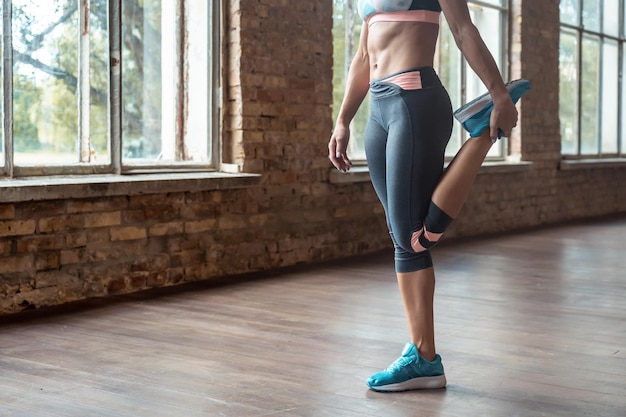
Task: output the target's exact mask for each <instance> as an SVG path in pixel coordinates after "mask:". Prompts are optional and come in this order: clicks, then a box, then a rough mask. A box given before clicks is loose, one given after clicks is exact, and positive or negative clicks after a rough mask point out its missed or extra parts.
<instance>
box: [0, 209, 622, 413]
mask: <svg viewBox="0 0 626 417" xmlns="http://www.w3.org/2000/svg"><path fill="white" fill-rule="evenodd" d="M625 248H626V219H611V220H604V221H599V222H594V223H590V224H580V225H571V226H562V227H558V228H550V229H543V230H536V231H533V232H529V233H525V234H518V235H512V236H500V237H495V238H489V239H481V240H472V241H466V242H457V243H449V244H446V243H444V244H442V245H441V246H439V247H438V248H437V249H436V250H435V253H434V257H435V262H436V265H437V277H438V284H437V285H438V287H437V294H436V328H437V343H438V345H437V347H438V351H439V353H440V354H441V355H442V357H443V360H444V366H445V368H446V374H447V378H448V383H449V385H448V387H447V389H443V390H435V391H428V392H406V393H395V394H380V393H375V392H372V391H369V390H368V389H367V387H366V386H365V380H366V378H367V377H368V376H369V375H370V374H371V373H373V372H375V371H378V370H379V369H381V368H384V367H386V366H387V365H388V364H389V363H390V362H391V361H393V360H394V359H395V358H396V357H397V356H398V355H399V354H400V351H401V349H402V346H403V344H404V343H405V342H406V339H407V331H406V325H405V322H404V317H403V308H402V305H401V303H400V298H399V295H398V292H397V288H396V284H395V281H394V279H395V278H394V274H393V269H392V260H391V258H390V256H389V254H382V255H377V256H371V257H368V258H366V259H359V260H351V261H348V262H340V263H332V264H324V265H319V266H315V265H311V266H308V267H306V268H298V269H295V270H290V271H286V272H281V273H280V274H278V273H276V274H274V275H273V276H269V277H264V278H263V279H259V280H255V281H247V282H242V283H238V284H236V285H229V286H219V287H215V286H214V287H208V286H199V285H197V286H193V287H190V288H188V289H187V290H186V291H175V292H170V293H168V294H160V295H158V296H155V295H151V296H150V297H148V296H146V295H142V296H135V297H129V298H119V299H116V300H115V302H113V303H111V302H107V303H102V302H93V303H84V304H82V305H81V306H80V307H81V309H76V308H73V309H71V310H70V311H62V312H61V313H62V314H61V313H56V314H49V313H48V314H46V315H43V316H42V315H41V314H37V315H34V316H32V317H31V316H26V317H24V318H20V319H19V320H17V319H15V318H13V319H11V320H7V319H4V320H3V321H2V323H0V416H3V417H4V416H7V417H8V416H11V417H12V416H28V417H52V416H55V417H56V416H58V417H73V416H80V417H96V416H103V417H104V416H107V417H109V416H111V417H113V416H115V417H120V416H128V417H138V416H146V417H160V416H163V417H165V416H167V417H172V416H184V417H196V416H203V417H205V416H237V417H247V416H316V417H317V416H333V417H352V416H377V417H378V416H382V417H394V416H402V417H409V416H410V417H416V416H420V417H426V416H450V417H471V416H481V417H484V416H507V417H511V416H550V417H553V416H567V417H572V416H590V417H602V416H610V417H620V416H622V417H623V416H626V273H625V270H626V249H625Z"/></svg>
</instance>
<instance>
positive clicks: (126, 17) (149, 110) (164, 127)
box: [122, 0, 178, 163]
mask: <svg viewBox="0 0 626 417" xmlns="http://www.w3.org/2000/svg"><path fill="white" fill-rule="evenodd" d="M164 3H165V4H164V5H163V8H162V7H161V1H160V0H143V1H141V0H123V1H122V74H123V78H122V137H123V138H122V159H123V162H128V161H129V160H131V162H147V163H155V162H157V160H158V159H160V158H161V152H162V149H163V148H164V146H163V145H164V144H163V143H162V142H163V140H167V141H168V143H167V144H165V145H166V146H165V148H168V150H170V149H173V147H174V146H172V144H173V143H175V138H176V126H175V121H176V110H177V106H176V103H177V96H176V78H175V74H176V64H177V62H178V59H177V58H176V56H177V55H176V23H175V16H176V2H173V1H170V2H164ZM161 16H163V22H162V20H161ZM162 23H165V24H166V27H165V28H163V29H164V30H163V32H164V33H165V34H166V38H167V39H162V38H161V29H162V28H161V25H162ZM162 56H165V59H163V63H164V65H163V66H162V64H161V61H162ZM162 114H165V115H166V117H165V118H163V120H162V117H161V116H162Z"/></svg>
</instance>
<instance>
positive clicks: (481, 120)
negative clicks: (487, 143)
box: [454, 79, 530, 138]
mask: <svg viewBox="0 0 626 417" xmlns="http://www.w3.org/2000/svg"><path fill="white" fill-rule="evenodd" d="M506 89H507V90H508V91H509V94H510V95H511V99H512V100H513V103H517V102H518V101H519V99H520V98H521V97H522V96H523V95H524V94H526V93H527V92H528V90H530V81H528V80H524V79H520V80H513V81H509V82H508V83H506ZM492 110H493V101H492V100H491V96H490V95H489V93H485V94H483V95H482V96H480V97H477V98H475V99H474V100H472V101H470V102H469V103H467V104H465V105H464V106H462V107H461V108H459V109H458V110H457V111H455V112H454V117H455V118H456V119H457V120H458V121H459V122H461V124H462V125H463V127H464V128H465V130H467V131H468V132H469V134H470V137H472V138H476V137H478V136H480V134H481V133H483V131H484V130H485V129H487V128H489V119H490V117H491V111H492ZM502 134H503V132H502V131H500V132H498V138H501V137H502Z"/></svg>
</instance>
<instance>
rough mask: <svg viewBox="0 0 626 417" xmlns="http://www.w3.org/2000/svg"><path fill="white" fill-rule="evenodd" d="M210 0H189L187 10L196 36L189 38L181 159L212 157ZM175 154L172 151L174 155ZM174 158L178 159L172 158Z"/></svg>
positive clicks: (190, 24) (188, 18)
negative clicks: (210, 134) (182, 152)
mask: <svg viewBox="0 0 626 417" xmlns="http://www.w3.org/2000/svg"><path fill="white" fill-rule="evenodd" d="M207 3H210V2H207V0H187V3H186V7H185V12H186V14H187V16H186V17H187V23H186V24H187V27H189V28H193V36H189V37H188V38H187V42H188V45H187V47H186V50H187V51H188V53H189V57H188V59H187V63H186V65H187V67H186V71H185V72H186V74H187V82H188V86H189V88H185V89H184V91H185V93H186V94H187V97H186V108H187V111H186V114H187V120H186V123H185V136H184V137H185V140H184V142H185V144H184V147H185V155H183V156H182V157H181V158H180V159H181V160H187V161H194V162H207V161H208V160H209V157H210V148H209V146H208V145H209V142H208V140H207V135H208V133H209V118H210V117H211V115H210V114H209V107H208V106H209V100H210V99H211V94H210V93H209V54H207V52H206V51H209V48H210V45H209V29H210V27H211V25H210V24H207V19H208V16H209V5H208V4H207ZM173 156H174V155H172V157H173ZM171 160H175V159H174V158H172V159H171Z"/></svg>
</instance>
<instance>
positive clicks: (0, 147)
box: [0, 3, 4, 167]
mask: <svg viewBox="0 0 626 417" xmlns="http://www.w3.org/2000/svg"><path fill="white" fill-rule="evenodd" d="M2 6H3V3H0V16H2V13H3V9H2ZM1 24H2V23H0V25H1ZM2 44H3V42H0V57H4V55H3V53H4V52H3V49H2ZM3 68H4V58H0V91H4V84H3V83H2V80H3V78H4V76H2V75H1V74H2V72H3ZM3 95H4V94H0V96H3ZM0 108H1V109H2V114H4V100H2V99H0ZM0 120H3V123H4V119H3V118H0ZM3 166H4V126H0V167H3Z"/></svg>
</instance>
